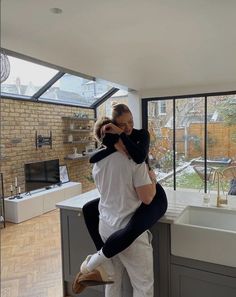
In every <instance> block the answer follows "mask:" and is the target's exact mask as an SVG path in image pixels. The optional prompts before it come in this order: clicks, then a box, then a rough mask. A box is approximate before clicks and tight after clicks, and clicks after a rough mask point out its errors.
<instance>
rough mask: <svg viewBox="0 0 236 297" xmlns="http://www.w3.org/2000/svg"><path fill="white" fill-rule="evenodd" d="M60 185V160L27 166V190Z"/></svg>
mask: <svg viewBox="0 0 236 297" xmlns="http://www.w3.org/2000/svg"><path fill="white" fill-rule="evenodd" d="M59 183H60V173H59V160H58V159H56V160H49V161H41V162H35V163H29V164H25V190H26V192H30V191H33V190H36V189H41V188H46V187H50V186H51V185H53V184H59Z"/></svg>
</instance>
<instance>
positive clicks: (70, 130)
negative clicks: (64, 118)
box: [63, 129, 93, 133]
mask: <svg viewBox="0 0 236 297" xmlns="http://www.w3.org/2000/svg"><path fill="white" fill-rule="evenodd" d="M63 132H67V133H74V132H76V133H78V132H93V130H91V129H66V130H63Z"/></svg>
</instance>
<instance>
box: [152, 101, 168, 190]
mask: <svg viewBox="0 0 236 297" xmlns="http://www.w3.org/2000/svg"><path fill="white" fill-rule="evenodd" d="M161 105H162V106H165V113H163V110H162V109H161V108H160V106H161ZM148 131H149V133H150V140H151V141H150V150H149V159H150V164H151V166H152V168H153V170H154V172H155V173H156V175H157V180H158V182H159V183H161V184H162V185H163V186H169V187H173V149H172V148H173V100H165V101H150V102H148Z"/></svg>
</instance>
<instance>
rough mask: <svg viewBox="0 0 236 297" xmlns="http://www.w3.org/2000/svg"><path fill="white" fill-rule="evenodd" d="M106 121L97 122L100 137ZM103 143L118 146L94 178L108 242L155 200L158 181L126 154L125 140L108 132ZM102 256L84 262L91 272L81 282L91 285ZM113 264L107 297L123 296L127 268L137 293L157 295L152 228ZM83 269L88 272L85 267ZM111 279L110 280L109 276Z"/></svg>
mask: <svg viewBox="0 0 236 297" xmlns="http://www.w3.org/2000/svg"><path fill="white" fill-rule="evenodd" d="M104 124H107V120H101V121H98V122H97V123H96V125H95V131H96V134H97V136H98V137H99V138H100V139H101V137H100V136H101V135H100V131H101V127H102V126H103V125H104ZM102 143H103V144H105V145H106V146H107V147H111V146H114V145H115V147H116V149H117V151H116V152H114V153H113V154H111V155H109V156H108V157H106V158H105V159H103V160H101V161H99V162H97V163H96V164H95V165H94V168H93V177H94V180H95V183H96V186H97V188H98V190H99V192H100V194H101V198H100V201H99V213H100V217H99V219H100V223H99V232H100V235H101V237H102V239H103V240H104V241H105V240H106V239H107V238H108V237H109V236H110V235H111V234H112V233H114V232H115V231H117V230H120V229H122V228H124V227H125V226H126V224H127V223H128V222H129V220H130V218H131V217H132V215H133V214H134V212H135V211H136V209H137V208H138V207H139V206H140V204H141V203H142V202H143V203H145V204H149V203H151V201H152V199H153V197H154V195H155V191H156V184H155V182H152V181H151V179H150V177H149V174H148V169H147V166H146V164H145V163H142V164H136V163H135V162H134V161H133V160H131V159H129V158H128V157H127V155H126V154H124V150H123V147H122V142H121V141H120V140H119V137H118V136H117V135H113V134H109V133H107V134H105V136H103V137H102ZM99 256H100V255H96V254H95V255H94V256H92V257H90V258H88V259H87V262H85V263H83V264H82V266H87V268H88V271H87V272H88V274H87V275H86V274H84V275H80V276H79V279H78V282H79V283H80V284H81V285H85V284H87V285H88V284H89V280H90V279H89V278H90V275H89V273H91V271H92V273H93V269H95V270H96V269H98V270H99V268H98V267H97V266H96V265H98V264H99V259H98V260H97V258H99ZM101 257H103V256H102V255H101ZM112 263H113V265H114V271H115V274H114V276H113V281H114V283H113V284H110V285H107V286H106V297H121V296H122V291H121V290H122V283H121V282H122V275H123V272H124V269H126V270H127V273H128V275H129V278H130V281H131V285H132V287H133V291H134V292H133V296H135V297H139V296H140V297H141V296H142V297H152V296H153V255H152V245H151V234H150V232H149V231H146V232H144V233H143V234H142V235H140V236H139V237H138V238H137V239H136V240H135V241H134V242H133V243H132V244H131V245H130V246H129V247H128V248H127V249H125V250H124V251H123V252H121V253H119V254H118V255H117V256H115V257H113V258H112ZM82 270H83V269H82ZM83 271H84V272H86V270H85V269H84V270H83ZM100 272H101V270H100ZM101 278H102V277H101ZM107 282H108V283H109V277H108V279H107Z"/></svg>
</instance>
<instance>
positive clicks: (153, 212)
mask: <svg viewBox="0 0 236 297" xmlns="http://www.w3.org/2000/svg"><path fill="white" fill-rule="evenodd" d="M112 120H113V123H108V124H106V125H104V126H103V127H102V128H101V133H102V134H103V133H111V134H116V135H117V137H119V138H120V140H121V141H122V143H123V145H124V149H125V150H126V151H127V153H128V155H129V156H130V157H131V158H132V159H133V161H135V162H136V163H138V164H140V163H142V162H144V161H145V162H146V163H147V166H149V164H148V150H149V141H150V137H149V133H148V131H146V130H144V129H141V130H137V129H134V128H133V117H132V114H131V112H130V110H129V108H128V107H127V106H126V105H125V104H116V105H114V106H113V112H112ZM115 147H116V145H115ZM115 150H116V149H115V148H114V147H113V148H105V149H103V150H101V151H99V152H97V153H96V154H95V155H93V156H92V157H91V159H90V163H95V162H98V161H100V160H102V159H103V158H105V157H107V156H108V155H110V154H111V153H113V152H115ZM149 170H150V171H149V175H150V178H151V180H153V179H154V178H155V174H154V172H153V171H152V170H151V168H150V167H149ZM98 202H99V199H95V200H93V201H91V202H89V203H87V204H85V205H84V207H83V214H84V219H85V223H86V225H87V228H88V231H89V233H90V236H91V237H92V239H93V241H94V244H95V246H96V248H97V250H100V252H99V253H97V256H94V257H93V260H94V261H93V260H92V261H91V258H90V260H89V262H90V261H91V265H90V270H92V269H94V268H95V266H96V265H99V264H101V263H103V261H105V260H106V259H107V258H111V257H113V256H115V255H116V254H118V253H119V252H121V251H123V250H124V249H126V248H127V247H128V246H129V245H130V244H131V243H132V242H133V241H134V240H135V239H136V238H137V237H138V236H139V235H141V234H142V233H143V232H144V231H146V230H147V229H149V228H150V227H151V226H152V225H153V224H154V223H156V222H157V220H159V219H160V218H161V217H162V216H163V215H164V213H165V212H166V209H167V198H166V194H165V191H164V189H163V188H162V187H161V185H160V184H158V183H157V184H156V195H155V197H154V198H153V200H152V202H151V203H150V204H149V205H146V204H144V203H142V204H141V206H140V207H139V208H138V209H137V210H136V212H135V214H134V215H133V217H132V218H131V219H130V221H129V223H128V224H127V226H126V227H125V228H123V229H122V230H119V231H117V232H115V233H113V234H112V235H111V236H110V237H109V238H108V239H107V240H106V242H105V243H104V242H103V241H102V239H101V237H100V235H99V231H98V224H99V212H98ZM95 255H96V254H95ZM85 270H86V269H85ZM85 270H84V272H85ZM82 272H83V271H82Z"/></svg>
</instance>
